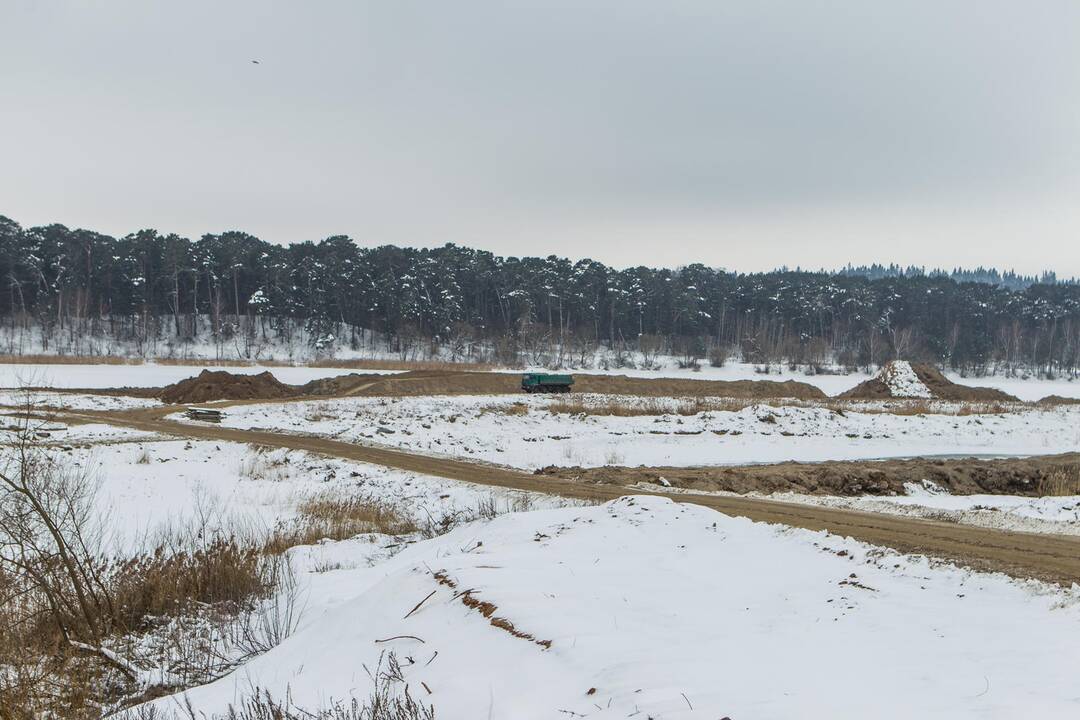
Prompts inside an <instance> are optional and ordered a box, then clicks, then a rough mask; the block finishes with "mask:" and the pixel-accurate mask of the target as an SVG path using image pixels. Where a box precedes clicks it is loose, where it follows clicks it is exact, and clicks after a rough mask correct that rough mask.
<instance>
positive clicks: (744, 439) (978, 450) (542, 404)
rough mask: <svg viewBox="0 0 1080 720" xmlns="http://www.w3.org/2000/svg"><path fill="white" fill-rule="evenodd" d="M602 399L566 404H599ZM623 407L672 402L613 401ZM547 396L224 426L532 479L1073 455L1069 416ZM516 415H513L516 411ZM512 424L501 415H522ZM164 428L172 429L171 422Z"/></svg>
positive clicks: (294, 411) (328, 411)
mask: <svg viewBox="0 0 1080 720" xmlns="http://www.w3.org/2000/svg"><path fill="white" fill-rule="evenodd" d="M609 400H610V398H605V397H603V396H588V395H575V401H581V402H585V403H600V404H602V403H605V402H608V401H609ZM620 401H621V402H624V403H630V404H632V403H635V402H636V403H649V404H650V405H655V404H656V403H657V402H661V403H670V404H671V406H672V408H673V409H674V407H675V405H676V404H677V403H678V400H676V399H668V400H663V399H661V400H657V399H654V398H638V399H634V398H621V399H620ZM557 402H559V399H558V398H555V399H552V398H549V397H541V396H529V395H504V396H444V397H418V398H393V399H390V398H341V399H336V400H320V401H310V402H303V403H292V404H290V405H289V406H287V407H282V406H281V405H272V404H270V405H261V404H260V405H244V406H236V407H232V408H230V409H229V412H228V415H227V417H226V419H225V421H224V424H225V425H226V426H228V427H235V428H245V429H247V428H260V429H263V430H278V431H285V432H299V433H304V434H314V435H322V436H327V437H332V438H336V439H338V440H343V441H347V442H358V443H364V444H378V445H386V446H392V447H397V448H401V449H405V450H410V451H414V452H421V453H425V454H433V455H445V456H452V457H458V458H469V459H474V460H482V461H486V462H493V463H498V464H501V465H509V466H512V467H517V468H522V469H529V470H532V469H537V468H541V467H546V466H549V465H562V466H581V467H597V466H603V465H630V466H633V465H649V466H657V465H665V466H678V467H689V466H697V465H729V464H745V463H765V462H782V461H787V460H797V461H805V462H818V461H824V460H857V459H882V458H894V457H912V456H926V455H931V456H935V455H962V456H1025V455H1038V454H1051V453H1062V452H1072V451H1078V450H1080V407H1075V406H1065V407H1058V408H1052V409H1037V410H1036V409H1031V410H1017V411H1015V412H1006V413H1001V414H985V415H963V416H956V415H948V414H927V415H897V414H892V413H887V412H872V411H870V410H873V409H875V408H879V407H882V405H881V404H874V403H868V404H866V408H867V411H866V412H856V411H846V412H845V413H844V414H839V413H837V412H834V411H832V410H830V409H827V408H822V407H814V406H806V407H803V406H782V407H773V406H769V405H764V404H760V405H751V406H749V407H745V408H743V409H741V410H737V411H709V412H701V413H698V414H696V415H688V416H681V415H675V414H666V415H645V416H638V417H619V416H601V415H566V414H558V415H556V414H553V413H551V412H549V411H548V410H547V407H548V406H549V405H550V404H552V403H557ZM515 406H518V407H517V408H515ZM522 406H523V408H524V409H525V410H527V412H524V413H521V414H512V413H507V412H506V411H507V409H521V408H522ZM171 418H172V419H178V420H183V417H182V416H181V415H174V416H171Z"/></svg>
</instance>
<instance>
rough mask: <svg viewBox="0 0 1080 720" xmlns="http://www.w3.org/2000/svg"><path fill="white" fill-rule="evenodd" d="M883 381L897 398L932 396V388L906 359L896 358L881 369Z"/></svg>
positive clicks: (890, 392)
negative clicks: (924, 382)
mask: <svg viewBox="0 0 1080 720" xmlns="http://www.w3.org/2000/svg"><path fill="white" fill-rule="evenodd" d="M880 377H881V381H882V382H883V383H885V387H887V388H888V389H889V394H890V395H892V396H893V397H895V398H931V397H933V394H932V393H931V392H930V388H928V387H926V385H925V384H923V381H922V380H920V379H919V376H918V375H916V374H915V369H914V368H912V367H911V363H909V362H907V361H906V360H896V361H894V362H891V363H889V364H888V365H886V366H885V367H884V368H882V370H881V375H880Z"/></svg>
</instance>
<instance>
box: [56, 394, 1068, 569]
mask: <svg viewBox="0 0 1080 720" xmlns="http://www.w3.org/2000/svg"><path fill="white" fill-rule="evenodd" d="M173 410H175V409H173ZM57 419H67V420H70V421H73V422H104V423H108V424H111V425H119V426H124V427H130V428H133V429H137V430H145V431H148V432H154V433H161V434H164V435H173V436H178V437H187V438H192V439H198V440H223V441H228V442H239V443H249V444H257V445H267V446H272V447H280V448H287V449H291V450H304V451H308V452H313V453H320V454H323V455H329V456H333V457H340V458H346V459H349V460H356V461H360V462H365V463H372V464H375V465H383V466H386V467H392V468H397V469H400V470H406V471H409V472H415V473H421V474H425V475H434V476H438V477H443V478H449V479H451V480H460V481H464V482H470V483H476V484H479V485H488V486H492V487H500V488H510V489H516V490H527V491H532V492H542V493H548V494H553V495H561V496H563V497H567V498H574V499H580V500H586V501H599V502H603V501H606V500H611V499H614V498H617V497H621V496H623V495H626V494H628V493H635V494H650V493H647V492H644V491H641V490H638V489H636V488H635V489H633V490H629V489H627V488H625V487H622V486H619V485H610V484H593V483H584V482H576V481H573V480H567V479H563V478H557V477H547V476H543V475H534V474H531V473H526V472H521V471H517V470H511V469H508V468H503V467H498V466H493V465H483V464H479V463H473V462H468V461H464V460H454V459H449V458H439V457H431V456H427V455H421V454H416V453H410V452H404V451H401V450H393V449H389V448H382V447H371V446H366V445H357V444H352V443H346V442H341V441H337V440H331V439H328V438H322V437H313V436H306V435H293V434H288V433H279V432H263V431H253V430H237V429H233V428H225V427H221V426H218V425H191V424H181V423H177V422H172V421H168V420H163V419H161V416H160V409H158V408H154V409H150V410H135V411H123V412H106V411H86V412H61V413H59V414H58V415H57ZM651 494H656V495H663V496H664V497H670V498H671V499H672V500H674V501H676V502H689V503H695V504H698V505H703V506H705V507H710V508H713V509H715V510H719V511H720V512H723V513H726V514H728V515H737V516H741V517H746V518H749V519H750V520H755V521H761V522H769V523H780V524H784V525H790V526H792V527H797V528H805V529H808V530H828V531H829V532H831V533H834V534H836V535H844V536H850V537H852V538H855V539H857V540H861V541H863V542H867V543H871V544H874V545H882V546H885V547H889V548H893V549H894V550H897V551H899V552H902V553H916V554H924V555H928V556H932V557H937V558H942V559H945V560H950V561H954V562H957V563H960V564H962V565H966V566H969V567H972V568H975V569H978V570H993V571H1000V572H1004V573H1007V574H1009V575H1012V576H1014V577H1021V578H1037V579H1040V580H1045V581H1048V582H1055V583H1062V584H1065V585H1069V584H1071V583H1074V582H1076V583H1080V537H1066V536H1059V535H1035V534H1029V533H1017V532H1005V531H1000V530H989V529H985V528H979V527H972V526H965V525H957V524H952V523H945V522H939V521H934V520H922V519H916V518H907V517H901V516H890V515H883V514H875V513H865V512H858V511H852V510H843V509H837V508H825V507H814V506H808V505H798V504H792V503H783V502H776V501H772V500H763V499H758V498H746V497H729V496H717V495H704V494H691V493H680V494H664V493H651Z"/></svg>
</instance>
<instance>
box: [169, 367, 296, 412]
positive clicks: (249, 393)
mask: <svg viewBox="0 0 1080 720" xmlns="http://www.w3.org/2000/svg"><path fill="white" fill-rule="evenodd" d="M299 394H300V389H299V388H296V387H293V386H292V385H286V384H285V383H283V382H281V381H280V380H278V379H277V378H276V377H274V376H273V375H271V374H270V372H269V371H266V372H261V373H259V374H258V375H234V374H233V373H231V372H227V371H225V370H203V371H202V372H201V373H199V374H198V375H196V376H195V377H191V378H188V379H187V380H181V381H180V382H178V383H174V384H172V385H168V386H166V387H164V388H162V390H161V394H160V395H159V396H158V397H159V398H160V399H161V401H162V402H166V403H173V404H192V403H203V402H210V401H212V400H276V399H278V398H285V397H291V396H294V395H299Z"/></svg>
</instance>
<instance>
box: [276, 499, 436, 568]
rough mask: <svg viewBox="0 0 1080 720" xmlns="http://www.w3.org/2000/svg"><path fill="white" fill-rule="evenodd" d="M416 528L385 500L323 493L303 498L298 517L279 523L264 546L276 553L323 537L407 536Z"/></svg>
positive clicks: (312, 542)
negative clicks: (366, 534)
mask: <svg viewBox="0 0 1080 720" xmlns="http://www.w3.org/2000/svg"><path fill="white" fill-rule="evenodd" d="M416 529H417V528H416V524H415V523H414V522H413V521H412V520H410V519H408V518H406V517H405V516H404V515H402V514H401V513H400V512H399V511H398V510H397V509H396V508H394V507H393V506H391V505H389V504H387V503H384V502H378V501H373V500H367V499H364V498H358V497H340V496H338V495H336V494H334V493H330V492H326V493H321V494H319V495H315V496H313V497H310V498H308V499H306V500H304V501H302V502H301V503H300V504H299V505H298V506H297V517H296V518H294V519H293V520H291V521H288V522H284V523H281V524H279V525H278V526H277V527H276V528H275V529H274V531H273V532H272V533H271V534H270V537H269V538H268V539H267V540H266V542H265V544H264V546H263V549H264V550H265V551H266V552H267V553H270V554H273V555H278V554H281V553H283V552H285V551H286V550H288V549H289V548H291V547H294V546H296V545H313V544H315V543H317V542H319V541H320V540H324V539H330V540H347V539H349V538H352V537H356V536H357V535H363V534H365V533H383V534H386V535H407V534H409V533H412V532H415V531H416Z"/></svg>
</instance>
